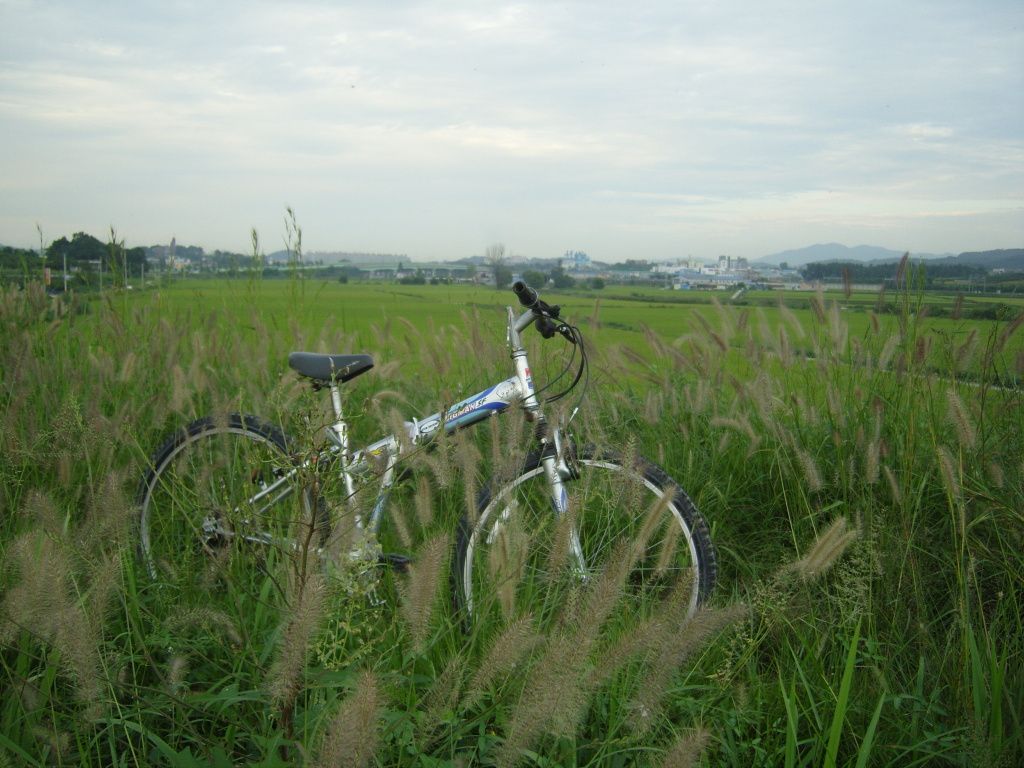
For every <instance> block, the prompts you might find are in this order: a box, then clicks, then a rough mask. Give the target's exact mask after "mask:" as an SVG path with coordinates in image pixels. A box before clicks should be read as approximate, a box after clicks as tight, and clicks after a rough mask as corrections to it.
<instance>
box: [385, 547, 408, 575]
mask: <svg viewBox="0 0 1024 768" xmlns="http://www.w3.org/2000/svg"><path fill="white" fill-rule="evenodd" d="M377 562H379V563H380V564H381V565H386V566H388V567H389V568H391V569H392V570H395V571H397V572H398V573H408V572H409V563H411V562H412V560H410V559H409V558H408V557H406V556H405V555H396V554H394V553H393V552H384V553H382V554H381V555H378V557H377Z"/></svg>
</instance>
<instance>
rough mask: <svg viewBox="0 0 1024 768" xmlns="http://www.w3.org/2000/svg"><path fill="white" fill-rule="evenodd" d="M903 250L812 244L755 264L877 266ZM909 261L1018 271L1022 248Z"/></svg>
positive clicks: (1022, 267)
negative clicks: (850, 262)
mask: <svg viewBox="0 0 1024 768" xmlns="http://www.w3.org/2000/svg"><path fill="white" fill-rule="evenodd" d="M903 254H904V251H892V250H889V249H888V248H878V247H875V246H871V245H858V246H857V247H855V248H849V247H847V246H845V245H840V244H839V243H829V244H828V245H812V246H809V247H807V248H799V249H797V250H794V251H782V252H781V253H774V254H772V255H771V256H765V257H764V258H761V259H758V260H757V261H756V262H754V263H755V264H757V263H759V264H775V265H778V264H783V263H786V264H789V266H790V267H802V266H804V265H806V264H827V263H828V262H833V261H854V262H861V263H865V264H877V263H880V262H881V263H884V262H892V261H899V260H900V259H902V258H903ZM910 257H911V258H912V259H915V260H917V259H927V260H929V261H930V262H933V263H936V264H966V265H969V266H980V267H986V268H988V269H1019V270H1024V248H1011V249H1004V250H996V251H975V252H969V253H961V254H959V255H958V256H954V255H953V254H951V253H944V254H934V253H911V254H910Z"/></svg>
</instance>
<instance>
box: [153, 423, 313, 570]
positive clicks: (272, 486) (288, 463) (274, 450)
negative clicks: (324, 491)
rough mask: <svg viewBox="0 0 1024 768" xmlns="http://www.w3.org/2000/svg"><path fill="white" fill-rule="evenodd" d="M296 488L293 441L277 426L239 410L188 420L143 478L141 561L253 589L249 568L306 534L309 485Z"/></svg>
mask: <svg viewBox="0 0 1024 768" xmlns="http://www.w3.org/2000/svg"><path fill="white" fill-rule="evenodd" d="M298 489H299V477H298V472H297V463H296V460H295V458H294V456H293V441H292V440H291V439H290V438H289V437H288V436H287V435H286V434H285V433H284V432H282V431H281V430H280V429H279V428H278V427H276V426H274V425H273V424H270V423H269V422H266V421H264V420H262V419H259V418H257V417H255V416H244V415H242V414H237V413H233V414H229V415H227V416H223V417H213V416H207V417H205V418H202V419H198V420H197V421H193V422H192V423H190V424H188V425H186V426H185V427H183V428H182V429H180V430H178V431H177V432H175V433H174V434H173V435H171V437H169V438H168V439H167V440H166V441H165V442H164V443H163V445H161V446H160V448H159V449H158V450H157V451H156V453H155V454H154V456H153V459H152V462H151V464H150V469H149V471H148V472H147V473H146V475H145V477H144V478H143V479H142V482H141V483H140V485H139V490H138V495H137V499H136V502H137V506H138V515H139V517H138V547H139V554H140V556H141V559H142V562H143V564H144V566H145V567H146V569H147V570H148V572H149V574H150V575H151V576H152V577H153V578H155V579H156V578H158V579H160V580H162V581H168V582H174V583H177V584H180V585H182V586H185V585H190V584H191V585H194V584H202V583H208V582H209V581H210V580H211V579H214V580H223V579H230V580H231V581H232V582H233V583H235V584H240V585H243V588H249V587H251V586H252V585H251V584H250V583H249V582H251V576H252V573H253V572H254V571H255V570H257V569H261V570H264V571H266V569H267V568H269V567H272V566H273V565H275V564H276V563H279V562H282V561H283V560H284V559H285V558H288V557H290V556H293V555H294V554H295V552H296V551H297V550H298V548H299V547H300V545H301V543H302V542H303V541H306V540H308V539H309V538H310V536H309V533H310V530H309V526H310V520H311V516H310V514H309V508H310V503H309V494H308V493H299V492H297V491H298ZM318 517H319V516H318ZM319 522H320V523H321V524H322V523H323V521H319Z"/></svg>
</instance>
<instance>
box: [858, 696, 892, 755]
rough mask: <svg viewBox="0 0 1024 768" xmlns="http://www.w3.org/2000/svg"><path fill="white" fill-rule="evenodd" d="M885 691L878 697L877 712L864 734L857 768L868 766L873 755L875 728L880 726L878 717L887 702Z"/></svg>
mask: <svg viewBox="0 0 1024 768" xmlns="http://www.w3.org/2000/svg"><path fill="white" fill-rule="evenodd" d="M885 696H886V694H885V692H884V691H883V692H882V695H881V696H879V697H878V706H876V707H875V714H874V715H872V716H871V722H870V723H869V724H868V730H867V733H865V734H864V741H862V742H861V743H860V750H858V752H857V765H856V767H855V768H866V766H867V764H868V759H869V758H870V756H871V747H872V746H873V745H874V742H875V730H876V729H877V728H878V718H879V717H880V716H881V714H882V705H883V704H884V703H885Z"/></svg>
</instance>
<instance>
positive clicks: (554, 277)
mask: <svg viewBox="0 0 1024 768" xmlns="http://www.w3.org/2000/svg"><path fill="white" fill-rule="evenodd" d="M551 284H552V285H554V287H555V288H557V289H558V290H560V291H564V290H566V289H567V288H572V287H573V286H574V285H576V281H575V280H573V279H572V278H571V277H569V275H567V274H566V273H565V267H563V266H562V262H561V261H559V262H558V266H557V267H555V268H554V269H552V270H551Z"/></svg>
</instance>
